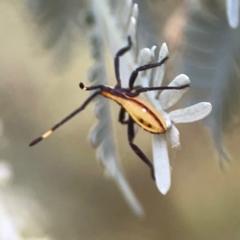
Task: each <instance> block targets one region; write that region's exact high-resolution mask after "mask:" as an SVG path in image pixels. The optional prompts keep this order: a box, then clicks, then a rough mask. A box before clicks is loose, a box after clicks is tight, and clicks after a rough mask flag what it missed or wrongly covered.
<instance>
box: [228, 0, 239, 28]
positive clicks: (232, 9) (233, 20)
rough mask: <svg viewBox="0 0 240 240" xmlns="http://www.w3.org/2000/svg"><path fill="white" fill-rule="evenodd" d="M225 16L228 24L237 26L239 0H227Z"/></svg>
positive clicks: (233, 26)
mask: <svg viewBox="0 0 240 240" xmlns="http://www.w3.org/2000/svg"><path fill="white" fill-rule="evenodd" d="M226 4H227V6H226V7H227V17H228V22H229V25H230V26H231V27H232V28H237V27H238V24H239V0H227V2H226Z"/></svg>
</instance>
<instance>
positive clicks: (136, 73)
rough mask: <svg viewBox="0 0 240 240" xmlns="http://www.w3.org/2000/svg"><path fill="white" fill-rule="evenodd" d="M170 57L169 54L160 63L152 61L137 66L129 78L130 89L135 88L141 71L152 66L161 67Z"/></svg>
mask: <svg viewBox="0 0 240 240" xmlns="http://www.w3.org/2000/svg"><path fill="white" fill-rule="evenodd" d="M167 59H168V56H166V57H165V58H163V59H162V60H161V61H160V62H158V63H152V64H147V65H144V66H141V67H138V68H136V69H135V70H134V71H133V72H132V74H131V76H130V79H129V88H130V89H133V85H134V83H135V80H136V78H137V76H138V73H139V72H141V71H145V70H148V69H151V68H155V67H159V66H161V65H162V64H163V63H164V62H165V61H167Z"/></svg>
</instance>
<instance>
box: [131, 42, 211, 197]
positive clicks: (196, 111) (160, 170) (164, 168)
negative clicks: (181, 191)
mask: <svg viewBox="0 0 240 240" xmlns="http://www.w3.org/2000/svg"><path fill="white" fill-rule="evenodd" d="M154 50H155V47H152V50H150V49H146V48H145V49H142V51H141V53H142V54H141V53H140V55H139V56H140V57H139V59H138V62H139V63H140V65H144V64H148V63H149V62H151V61H152V59H154V58H155V52H154ZM166 56H168V48H167V45H166V43H163V45H162V47H161V49H160V51H159V57H158V62H160V61H161V60H162V59H163V58H164V57H166ZM164 73H165V64H163V65H161V66H160V67H157V68H156V71H155V74H153V72H152V70H150V71H149V70H148V71H147V72H145V73H144V74H143V75H142V77H141V78H139V79H138V80H137V83H136V85H139V84H140V85H142V86H144V87H159V86H161V85H162V81H163V78H164ZM186 84H190V79H189V78H188V76H186V75H185V74H180V75H178V76H177V77H176V78H175V79H174V80H173V81H172V82H171V83H170V84H169V86H182V85H186ZM188 89H189V88H184V89H181V90H164V91H162V92H161V93H160V94H159V92H157V91H150V92H146V93H145V94H144V95H145V97H146V98H147V99H148V100H149V101H150V102H151V103H152V105H153V106H154V107H155V108H156V109H157V110H158V111H159V112H160V113H161V115H162V116H163V117H164V119H165V121H166V126H167V131H166V133H165V134H153V137H152V138H153V145H152V148H153V165H154V171H155V178H156V184H157V187H158V189H159V191H160V192H161V193H162V194H166V193H167V192H168V190H169V188H170V185H171V167H170V164H169V157H168V148H167V140H169V142H170V144H171V146H172V147H179V146H180V140H179V131H178V129H177V128H176V127H175V125H174V124H175V123H189V122H195V121H198V120H200V119H203V118H204V117H206V116H207V115H208V114H209V113H210V112H211V110H212V105H211V104H210V103H208V102H201V103H198V104H195V105H193V106H191V107H187V108H183V109H178V110H174V111H171V112H169V113H168V112H167V111H166V110H167V109H169V108H170V107H172V106H173V105H174V104H176V103H177V102H178V101H179V99H180V98H181V97H182V95H183V94H184V93H185V92H186V91H187V90H188Z"/></svg>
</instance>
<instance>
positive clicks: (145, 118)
mask: <svg viewBox="0 0 240 240" xmlns="http://www.w3.org/2000/svg"><path fill="white" fill-rule="evenodd" d="M131 46H132V41H131V38H130V37H128V44H127V46H126V47H123V48H121V49H120V50H119V51H118V52H117V53H116V55H115V58H114V70H115V76H116V81H117V84H116V85H115V87H110V86H106V85H95V86H90V87H85V86H84V84H83V83H82V82H81V83H80V84H79V87H80V88H81V89H82V90H84V91H92V90H93V91H94V92H93V94H92V95H90V97H88V98H87V99H86V100H85V102H83V104H82V105H81V106H80V107H79V108H77V109H76V110H75V111H73V112H72V113H71V114H69V115H68V116H66V117H65V118H64V119H62V120H61V121H60V122H58V123H57V124H55V125H54V126H53V127H52V128H51V129H50V130H48V131H47V132H45V133H44V134H43V135H42V136H40V137H38V138H36V139H34V140H33V141H32V142H31V143H30V144H29V146H33V145H35V144H37V143H39V142H40V141H42V140H43V139H45V138H47V137H49V136H50V135H51V134H52V133H53V131H55V130H56V129H58V128H59V127H60V126H62V125H63V124H64V123H65V122H67V121H68V120H70V119H71V118H72V117H74V116H75V115H76V114H78V113H79V112H81V111H82V110H84V108H85V107H86V106H87V105H88V104H89V103H90V102H91V101H92V100H93V99H94V98H95V97H96V96H97V95H99V94H100V95H102V96H104V97H106V98H109V99H111V100H113V101H115V102H117V103H118V104H119V105H120V112H119V117H118V121H119V122H120V123H121V124H126V125H127V133H128V142H129V145H130V146H131V148H132V150H133V151H134V152H135V153H136V154H137V155H138V157H139V158H140V159H141V160H142V161H143V162H145V163H146V164H147V165H148V166H149V168H150V170H151V176H152V178H153V179H155V177H154V169H153V164H152V162H151V161H150V160H149V159H148V158H147V157H146V155H145V154H144V153H143V152H142V151H141V149H140V148H139V147H138V146H137V145H136V144H135V143H134V142H133V141H134V138H135V130H134V124H135V123H136V124H138V125H139V126H140V127H141V128H143V129H144V130H146V131H148V132H150V133H153V134H161V133H164V132H166V130H167V127H166V122H165V120H164V118H163V116H161V114H160V113H159V112H158V111H157V110H156V109H154V107H153V106H151V105H150V104H149V103H147V102H146V101H143V100H140V99H138V98H137V96H139V95H140V94H141V93H143V92H149V91H156V90H167V89H177V90H180V89H183V88H186V87H189V84H185V85H182V86H161V87H148V88H143V87H135V86H134V83H135V80H136V78H137V76H138V74H139V72H141V71H145V70H148V69H152V68H156V67H159V66H161V65H162V64H163V63H164V62H165V61H166V60H167V59H168V56H166V57H165V58H163V59H162V60H161V61H160V62H158V63H153V64H147V65H144V66H141V67H138V68H136V69H135V70H134V71H133V72H132V74H131V76H130V78H129V86H128V88H122V86H121V78H120V71H119V66H120V61H119V60H120V57H121V56H122V55H124V54H125V53H126V52H127V51H129V50H130V49H131ZM126 114H127V116H126ZM126 117H127V120H126Z"/></svg>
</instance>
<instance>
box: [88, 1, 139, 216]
mask: <svg viewBox="0 0 240 240" xmlns="http://www.w3.org/2000/svg"><path fill="white" fill-rule="evenodd" d="M92 5H93V10H94V15H95V17H96V23H97V24H99V25H98V26H97V27H96V28H95V37H96V38H99V36H100V35H102V36H104V37H106V39H104V40H106V41H109V44H110V48H111V51H112V53H113V54H115V53H116V52H117V51H118V50H119V48H121V47H124V46H126V45H127V33H126V35H125V37H124V38H123V37H122V35H121V33H119V32H118V27H120V25H119V24H122V23H117V22H116V19H115V18H114V16H113V15H112V13H113V12H112V11H111V10H110V9H109V5H108V4H107V1H106V0H105V1H101V2H99V1H96V0H93V1H92ZM131 9H132V8H131ZM121 11H126V9H125V10H124V9H122V10H121ZM135 11H136V10H135ZM128 12H132V10H131V11H130V10H129V11H128ZM135 14H136V12H135ZM106 19H107V20H108V21H106ZM134 21H135V20H134V19H133V17H132V18H131V21H130V19H129V24H130V25H131V26H130V27H129V28H128V34H130V35H131V36H132V42H133V44H134V42H136V29H135V24H133V23H134ZM126 22H127V21H125V23H126ZM99 28H101V29H104V31H106V33H103V32H102V33H103V34H100V33H99ZM122 29H125V27H124V26H122ZM110 32H111V37H110V36H109V35H108V34H109V33H110ZM113 36H114V37H113ZM95 42H96V43H97V42H98V41H92V43H93V47H94V48H97V49H98V48H99V47H101V46H99V44H98V45H94V43H95ZM97 49H96V50H94V51H93V52H98V51H97ZM128 55H130V56H128V58H125V60H126V61H121V62H120V77H121V80H122V86H123V87H127V86H128V77H129V75H130V67H129V66H130V64H129V63H130V62H131V64H132V65H133V64H134V57H133V54H128ZM95 56H96V58H95V59H96V61H97V62H98V64H97V66H98V69H99V66H102V68H103V70H102V71H99V73H100V76H96V77H95V79H96V80H95V81H96V84H106V79H107V76H106V75H105V71H104V64H103V61H104V60H103V56H102V54H101V51H99V52H98V54H97V55H95ZM132 59H133V60H132ZM121 60H122V58H121ZM95 113H96V115H97V117H98V119H99V122H98V123H97V125H96V126H95V127H94V129H93V131H92V132H91V134H90V139H91V142H92V144H93V145H94V146H95V147H98V149H97V158H98V160H99V162H100V163H101V165H102V166H103V167H104V169H105V174H106V175H107V176H109V177H111V178H112V179H114V180H115V181H116V183H117V185H118V186H119V188H120V190H121V191H122V193H123V196H124V198H125V199H126V201H127V203H128V204H129V206H130V207H131V209H132V210H133V212H134V213H135V214H137V215H139V216H140V215H143V209H142V207H141V204H140V203H139V202H138V200H137V198H136V197H135V196H134V194H133V192H132V191H131V188H130V186H129V185H128V183H127V181H126V179H125V177H124V174H123V171H122V168H121V166H120V163H119V159H118V155H117V153H116V147H115V141H114V136H113V126H112V119H111V114H110V108H109V103H108V102H107V99H104V98H98V102H97V104H96V107H95Z"/></svg>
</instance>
